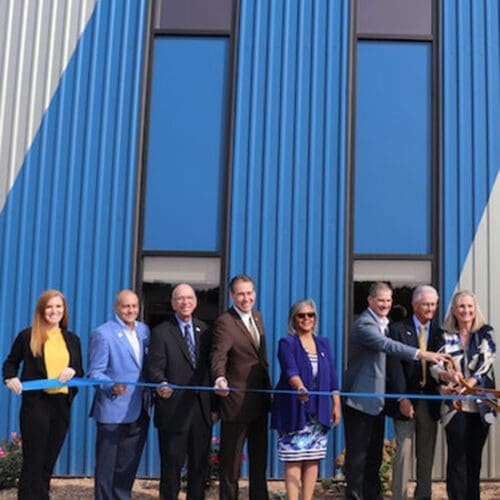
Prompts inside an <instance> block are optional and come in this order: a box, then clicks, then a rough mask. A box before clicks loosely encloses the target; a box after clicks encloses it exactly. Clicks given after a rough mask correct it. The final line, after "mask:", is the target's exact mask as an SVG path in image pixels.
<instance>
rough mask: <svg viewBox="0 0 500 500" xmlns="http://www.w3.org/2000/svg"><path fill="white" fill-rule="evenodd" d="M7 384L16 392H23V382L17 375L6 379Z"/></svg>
mask: <svg viewBox="0 0 500 500" xmlns="http://www.w3.org/2000/svg"><path fill="white" fill-rule="evenodd" d="M5 385H6V386H7V388H8V389H10V390H11V391H12V392H13V393H14V394H21V392H23V384H21V381H20V380H19V379H18V378H17V377H13V378H7V379H5Z"/></svg>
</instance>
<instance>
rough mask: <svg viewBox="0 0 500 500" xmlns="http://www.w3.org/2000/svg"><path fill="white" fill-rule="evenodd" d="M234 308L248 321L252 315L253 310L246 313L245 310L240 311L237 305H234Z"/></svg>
mask: <svg viewBox="0 0 500 500" xmlns="http://www.w3.org/2000/svg"><path fill="white" fill-rule="evenodd" d="M233 307H234V310H235V311H236V312H237V313H238V316H239V317H240V318H241V319H242V320H243V321H247V320H248V318H250V316H252V312H249V313H245V312H243V311H240V310H239V309H238V308H237V307H236V306H233Z"/></svg>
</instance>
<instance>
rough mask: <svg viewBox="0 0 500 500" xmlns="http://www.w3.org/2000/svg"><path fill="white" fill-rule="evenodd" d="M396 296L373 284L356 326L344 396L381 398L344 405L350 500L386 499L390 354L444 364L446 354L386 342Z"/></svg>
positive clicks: (351, 399) (349, 400)
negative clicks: (383, 464)
mask: <svg viewBox="0 0 500 500" xmlns="http://www.w3.org/2000/svg"><path fill="white" fill-rule="evenodd" d="M391 307H392V290H391V288H390V287H389V285H387V284H386V283H382V282H378V283H373V284H372V286H371V287H370V291H369V294H368V308H367V309H365V310H364V311H363V312H362V313H361V315H360V316H359V318H358V319H357V320H356V321H355V322H354V324H353V325H352V329H351V333H350V336H349V347H348V358H347V370H346V372H345V375H344V391H345V392H351V393H365V394H366V393H368V394H376V395H377V396H350V397H348V398H347V399H346V401H345V404H344V430H345V442H346V457H345V464H346V467H345V473H346V480H347V492H346V496H347V498H349V499H355V500H363V499H364V500H377V499H382V494H381V489H380V477H379V469H380V464H381V462H382V447H383V442H384V415H383V412H382V410H383V408H384V398H383V396H381V394H383V393H384V391H385V365H386V354H389V355H392V356H397V357H398V358H400V359H406V360H412V359H421V360H425V361H429V362H434V363H437V362H440V361H444V360H445V359H447V356H446V355H444V354H438V353H435V352H427V351H423V350H419V349H416V348H415V347H411V346H408V345H405V344H402V343H401V342H397V341H395V340H392V339H391V338H389V337H388V336H387V334H388V323H389V320H388V319H387V315H388V314H389V311H390V310H391Z"/></svg>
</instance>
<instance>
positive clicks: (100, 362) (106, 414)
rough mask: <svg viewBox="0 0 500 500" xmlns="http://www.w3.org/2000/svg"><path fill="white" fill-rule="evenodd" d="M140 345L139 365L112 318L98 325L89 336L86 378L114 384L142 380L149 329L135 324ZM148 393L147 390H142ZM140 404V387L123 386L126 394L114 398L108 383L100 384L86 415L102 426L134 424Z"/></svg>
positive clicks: (143, 325) (125, 338) (118, 324)
mask: <svg viewBox="0 0 500 500" xmlns="http://www.w3.org/2000/svg"><path fill="white" fill-rule="evenodd" d="M136 329H137V335H138V337H139V345H140V362H137V359H136V357H135V355H134V351H133V349H132V346H131V345H130V342H129V340H128V338H127V336H126V334H125V333H124V326H123V324H122V323H120V322H119V321H118V319H113V320H111V321H108V322H107V323H104V324H102V325H101V326H99V327H98V328H97V329H96V330H95V331H93V332H92V334H91V336H90V346H89V365H88V376H89V378H92V379H97V380H107V381H109V380H115V381H118V382H128V381H131V382H138V381H142V380H143V378H142V372H143V366H144V360H145V357H146V355H147V351H148V347H149V337H150V332H149V328H148V327H147V326H146V325H145V324H144V323H141V322H139V321H137V322H136ZM145 390H147V391H149V389H145ZM142 405H143V388H142V387H138V386H133V385H128V386H127V392H126V393H125V394H124V395H122V396H115V395H114V394H113V392H112V385H111V384H102V385H100V386H97V387H96V389H95V395H94V401H93V403H92V408H91V410H90V416H91V417H93V418H94V419H95V420H96V421H97V422H100V423H104V424H117V423H130V422H135V421H136V420H137V419H138V418H139V415H140V413H141V408H142Z"/></svg>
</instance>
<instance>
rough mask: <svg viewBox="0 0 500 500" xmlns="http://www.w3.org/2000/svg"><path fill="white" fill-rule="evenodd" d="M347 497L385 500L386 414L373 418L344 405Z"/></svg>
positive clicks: (359, 499) (362, 499)
mask: <svg viewBox="0 0 500 500" xmlns="http://www.w3.org/2000/svg"><path fill="white" fill-rule="evenodd" d="M344 431H345V443H346V455H345V475H346V480H347V490H346V498H349V499H351V500H378V499H382V493H381V487H380V474H379V471H380V465H381V463H382V448H383V445H384V415H383V414H379V415H369V414H368V413H364V412H362V411H358V410H355V409H354V408H351V407H350V406H347V405H344Z"/></svg>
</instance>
